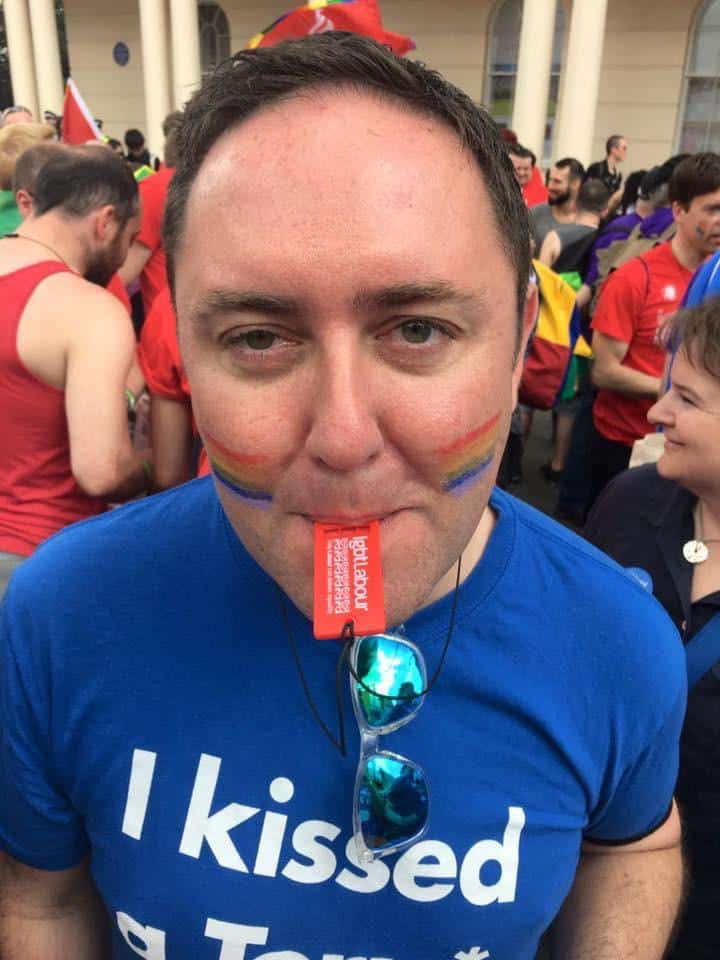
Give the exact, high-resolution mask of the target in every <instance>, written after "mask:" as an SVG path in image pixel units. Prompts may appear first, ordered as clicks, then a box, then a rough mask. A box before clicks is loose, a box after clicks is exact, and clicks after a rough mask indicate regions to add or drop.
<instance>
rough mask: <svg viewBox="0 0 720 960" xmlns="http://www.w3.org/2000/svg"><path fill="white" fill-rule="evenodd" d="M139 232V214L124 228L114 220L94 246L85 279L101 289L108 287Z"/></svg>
mask: <svg viewBox="0 0 720 960" xmlns="http://www.w3.org/2000/svg"><path fill="white" fill-rule="evenodd" d="M139 230H140V215H139V214H137V215H136V216H134V217H131V218H130V219H129V220H128V222H127V223H126V224H125V226H124V227H123V226H121V225H120V224H119V223H118V222H117V220H115V219H113V221H112V222H111V223H109V224H108V225H107V227H106V229H105V232H104V234H103V236H102V237H100V238H98V240H97V242H96V244H95V246H94V250H93V256H92V259H91V260H90V263H89V265H88V267H87V269H86V270H85V279H86V280H89V281H90V282H91V283H97V284H98V285H99V286H101V287H105V286H107V284H108V283H109V282H110V279H111V278H112V275H113V274H114V273H116V272H117V271H118V270H119V269H120V267H121V266H122V265H123V263H125V260H126V258H127V255H128V251H129V249H130V245H131V243H132V242H133V240H134V238H135V237H136V236H137V234H138V232H139Z"/></svg>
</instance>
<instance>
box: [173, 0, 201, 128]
mask: <svg viewBox="0 0 720 960" xmlns="http://www.w3.org/2000/svg"><path fill="white" fill-rule="evenodd" d="M170 19H171V22H172V59H173V94H174V97H175V106H176V107H177V108H178V109H181V108H182V107H183V106H184V105H185V103H186V102H187V101H188V100H189V99H190V97H191V96H192V94H193V93H194V92H195V91H196V90H197V88H198V87H199V86H200V80H201V78H202V71H201V68H200V30H199V26H198V8H197V0H170Z"/></svg>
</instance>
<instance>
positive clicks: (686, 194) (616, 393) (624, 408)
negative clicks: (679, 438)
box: [591, 153, 720, 500]
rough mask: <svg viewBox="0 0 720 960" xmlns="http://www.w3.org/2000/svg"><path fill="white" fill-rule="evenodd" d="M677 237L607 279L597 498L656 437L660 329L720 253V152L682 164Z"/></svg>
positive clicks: (600, 310) (598, 368) (675, 204)
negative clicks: (651, 416) (637, 448)
mask: <svg viewBox="0 0 720 960" xmlns="http://www.w3.org/2000/svg"><path fill="white" fill-rule="evenodd" d="M669 198H670V201H671V203H672V210H673V216H674V218H675V223H676V233H675V236H674V237H673V238H672V239H671V240H669V241H667V242H666V243H663V244H660V245H659V246H657V247H655V248H654V249H652V250H650V251H648V252H647V253H644V254H642V255H641V256H639V257H635V258H634V259H632V260H629V261H628V262H627V263H625V264H623V265H622V266H621V267H620V268H619V269H618V270H617V271H616V272H615V273H613V274H612V275H611V276H610V277H609V279H608V280H607V282H606V284H605V286H604V288H603V291H602V293H601V295H600V299H599V302H598V305H597V308H596V311H595V315H594V317H593V322H592V328H593V354H594V357H595V363H594V365H593V373H592V379H593V383H594V385H595V387H597V390H598V393H597V396H596V398H595V403H594V406H593V423H594V435H593V443H592V453H591V459H592V477H593V480H592V490H591V499H592V500H594V499H595V497H597V495H598V494H599V493H600V491H601V490H602V489H603V487H604V486H605V485H606V484H607V483H608V482H609V481H610V480H611V479H612V478H613V477H614V476H615V475H616V474H618V473H620V472H621V471H622V470H624V469H625V468H626V467H627V465H628V463H629V462H630V454H631V452H632V445H633V443H634V442H635V440H639V439H640V438H641V437H643V436H645V434H646V433H648V432H649V426H648V422H647V412H648V410H649V409H650V407H651V406H652V404H653V402H654V401H655V400H656V399H657V395H658V391H659V389H660V380H661V377H662V373H663V367H664V363H665V353H664V351H663V349H662V347H661V346H660V344H659V343H658V337H657V334H658V329H659V327H660V326H661V325H662V323H663V321H664V320H665V319H666V318H667V317H668V316H670V315H671V314H672V313H674V312H675V310H676V309H677V307H678V306H679V305H680V301H681V300H682V298H683V295H684V293H685V290H686V289H687V287H688V285H689V283H690V280H691V279H692V275H693V271H694V270H695V269H696V267H698V266H699V265H700V264H701V263H702V261H703V260H704V259H705V257H707V256H708V255H709V254H711V253H713V252H714V251H715V250H718V249H720V155H718V154H715V153H699V154H695V155H693V156H691V157H688V158H687V159H686V160H683V161H682V163H680V164H679V165H678V166H677V167H676V169H675V171H674V173H673V176H672V179H671V181H670V188H669Z"/></svg>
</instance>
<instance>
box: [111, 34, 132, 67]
mask: <svg viewBox="0 0 720 960" xmlns="http://www.w3.org/2000/svg"><path fill="white" fill-rule="evenodd" d="M113 60H114V61H115V63H116V64H117V65H118V66H119V67H126V66H127V65H128V63H129V61H130V49H129V47H128V45H127V44H126V43H123V42H122V40H120V42H119V43H116V44H115V46H114V47H113Z"/></svg>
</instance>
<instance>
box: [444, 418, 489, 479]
mask: <svg viewBox="0 0 720 960" xmlns="http://www.w3.org/2000/svg"><path fill="white" fill-rule="evenodd" d="M499 432H500V414H499V413H496V414H495V416H494V417H491V418H490V419H489V420H488V421H486V422H485V423H483V424H482V425H481V426H479V427H477V428H476V429H475V430H471V431H470V433H466V434H465V436H464V437H459V438H458V439H457V440H455V441H453V443H451V444H449V446H447V447H441V448H440V449H439V450H437V451H436V453H437V456H438V458H439V460H440V472H441V481H440V483H441V486H442V488H443V490H445V491H446V493H455V494H460V493H463V492H464V491H465V490H467V489H468V488H469V487H471V486H473V485H474V484H475V483H477V481H478V480H480V478H481V477H482V476H483V474H485V473H486V471H487V469H488V467H489V466H490V464H491V463H492V461H493V459H494V457H495V446H496V444H497V439H498V434H499Z"/></svg>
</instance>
